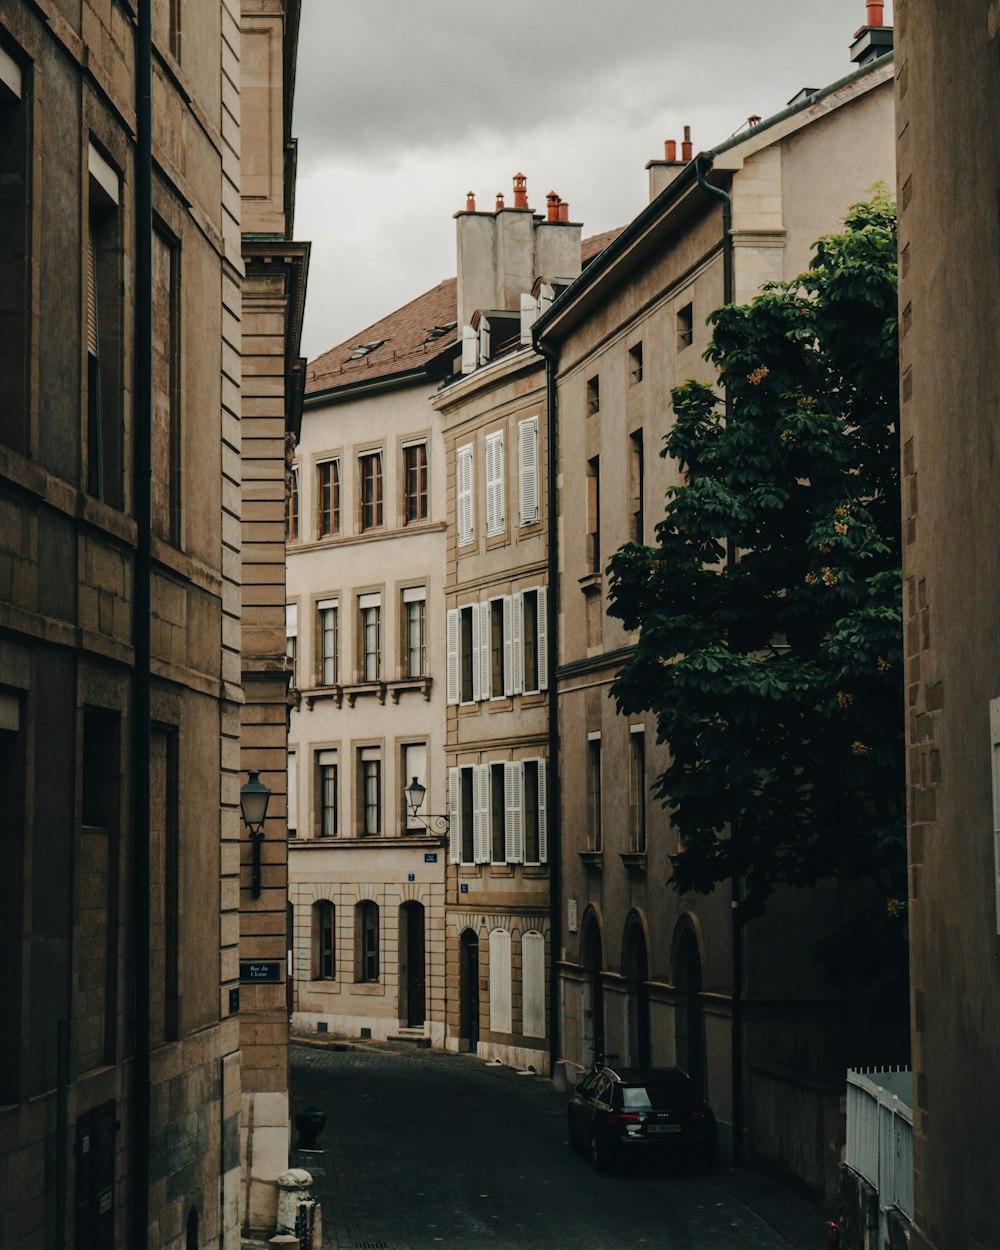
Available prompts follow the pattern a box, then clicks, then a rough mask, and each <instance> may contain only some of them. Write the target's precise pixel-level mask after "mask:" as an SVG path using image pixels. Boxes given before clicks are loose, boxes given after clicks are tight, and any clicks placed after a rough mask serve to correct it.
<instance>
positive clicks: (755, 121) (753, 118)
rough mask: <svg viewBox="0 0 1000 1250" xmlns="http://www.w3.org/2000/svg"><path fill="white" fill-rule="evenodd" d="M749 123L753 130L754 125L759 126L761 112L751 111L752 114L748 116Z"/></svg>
mask: <svg viewBox="0 0 1000 1250" xmlns="http://www.w3.org/2000/svg"><path fill="white" fill-rule="evenodd" d="M747 125H748V126H749V127H750V129H751V130H752V129H753V128H754V126H759V125H760V114H759V113H751V114H750V116H749V117H748V118H747Z"/></svg>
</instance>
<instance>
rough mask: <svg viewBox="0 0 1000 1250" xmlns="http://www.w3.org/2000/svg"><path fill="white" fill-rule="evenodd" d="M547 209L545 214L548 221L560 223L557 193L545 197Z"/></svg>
mask: <svg viewBox="0 0 1000 1250" xmlns="http://www.w3.org/2000/svg"><path fill="white" fill-rule="evenodd" d="M545 208H546V213H545V220H546V221H558V220H559V196H558V195H556V193H555V191H550V192H549V193H548V195H547V196H546V197H545Z"/></svg>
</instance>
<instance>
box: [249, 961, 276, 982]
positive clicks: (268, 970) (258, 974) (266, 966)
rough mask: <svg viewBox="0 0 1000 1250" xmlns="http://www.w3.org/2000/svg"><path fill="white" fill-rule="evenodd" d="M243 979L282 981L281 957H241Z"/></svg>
mask: <svg viewBox="0 0 1000 1250" xmlns="http://www.w3.org/2000/svg"><path fill="white" fill-rule="evenodd" d="M240 980H241V981H280V980H281V960H280V959H241V960H240Z"/></svg>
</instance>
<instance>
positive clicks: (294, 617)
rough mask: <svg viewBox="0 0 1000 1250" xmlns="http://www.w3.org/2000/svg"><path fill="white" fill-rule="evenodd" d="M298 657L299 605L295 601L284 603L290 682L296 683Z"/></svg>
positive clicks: (286, 657) (293, 684) (286, 651)
mask: <svg viewBox="0 0 1000 1250" xmlns="http://www.w3.org/2000/svg"><path fill="white" fill-rule="evenodd" d="M298 657H299V607H298V604H297V603H286V604H285V660H286V662H287V668H288V671H289V673H290V674H291V677H290V683H291V686H292V688H293V689H294V688H295V687H296V686H297V685H298V680H297V676H298V674H297V661H298Z"/></svg>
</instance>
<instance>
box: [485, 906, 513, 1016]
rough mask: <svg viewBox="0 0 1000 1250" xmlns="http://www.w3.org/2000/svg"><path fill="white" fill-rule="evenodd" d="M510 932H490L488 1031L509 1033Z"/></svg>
mask: <svg viewBox="0 0 1000 1250" xmlns="http://www.w3.org/2000/svg"><path fill="white" fill-rule="evenodd" d="M512 1028H513V1025H512V1023H511V994H510V932H509V931H508V930H507V929H493V930H492V932H491V933H490V1031H491V1032H493V1033H510V1032H511V1031H512Z"/></svg>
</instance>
